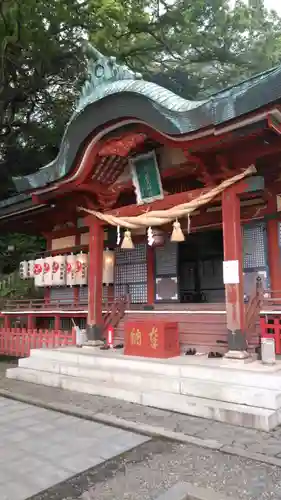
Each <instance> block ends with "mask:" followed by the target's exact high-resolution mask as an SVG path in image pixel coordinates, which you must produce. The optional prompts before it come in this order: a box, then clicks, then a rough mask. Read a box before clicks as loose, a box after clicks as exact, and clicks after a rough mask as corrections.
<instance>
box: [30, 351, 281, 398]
mask: <svg viewBox="0 0 281 500" xmlns="http://www.w3.org/2000/svg"><path fill="white" fill-rule="evenodd" d="M77 351H78V353H77ZM30 358H37V359H40V360H53V361H61V360H63V361H64V362H70V363H74V364H78V365H79V366H84V367H91V368H96V369H109V370H115V369H117V370H124V371H126V373H127V376H130V375H131V374H132V373H134V374H135V373H143V372H147V373H150V374H151V375H153V376H154V375H164V376H169V377H176V378H184V379H189V378H195V379H198V380H202V381H206V380H212V382H221V381H222V380H223V382H224V383H225V384H233V385H237V386H243V387H249V386H251V387H258V388H260V389H269V390H276V391H281V370H280V367H279V366H273V367H271V366H263V365H261V364H258V365H256V364H255V363H258V362H254V363H249V364H246V365H241V362H239V361H237V362H235V361H234V362H233V361H231V360H223V359H222V360H218V359H215V360H213V359H209V360H207V361H206V359H203V360H202V361H201V360H200V359H198V358H197V357H195V356H194V357H192V356H191V357H188V359H187V358H186V357H184V356H182V357H181V358H171V359H167V360H159V359H147V358H139V357H138V358H136V357H133V356H123V355H122V354H120V353H119V354H118V352H116V351H114V352H112V351H109V352H106V351H99V350H98V349H96V348H85V349H80V350H78V349H77V348H75V347H73V348H65V349H34V350H32V351H31V356H30ZM206 362H207V363H208V366H206ZM201 363H202V364H201Z"/></svg>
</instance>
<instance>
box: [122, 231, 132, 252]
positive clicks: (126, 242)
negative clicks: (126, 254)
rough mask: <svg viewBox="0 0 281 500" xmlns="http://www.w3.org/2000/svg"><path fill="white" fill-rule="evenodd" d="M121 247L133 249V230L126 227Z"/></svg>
mask: <svg viewBox="0 0 281 500" xmlns="http://www.w3.org/2000/svg"><path fill="white" fill-rule="evenodd" d="M121 248H122V249H123V250H133V249H134V248H135V246H134V243H133V240H132V236H131V231H129V229H126V231H125V233H124V238H123V241H122V245H121Z"/></svg>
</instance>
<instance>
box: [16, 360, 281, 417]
mask: <svg viewBox="0 0 281 500" xmlns="http://www.w3.org/2000/svg"><path fill="white" fill-rule="evenodd" d="M19 367H22V368H30V369H32V370H37V371H44V372H51V373H55V374H61V375H70V376H71V377H79V378H86V379H89V380H93V381H101V382H109V383H113V384H118V386H119V387H120V386H121V387H124V388H125V387H127V386H128V385H129V390H131V389H132V387H133V388H134V389H135V390H138V391H142V392H143V391H147V390H150V391H154V390H155V391H163V392H168V393H174V394H183V395H188V396H195V397H199V398H205V399H214V400H218V401H226V402H229V403H237V404H244V405H248V406H256V407H257V408H259V407H262V408H267V409H273V410H278V409H279V408H280V407H281V391H274V390H271V389H261V388H257V387H251V386H248V387H245V386H239V385H237V384H228V385H226V384H225V383H224V382H217V381H213V380H210V379H209V380H201V379H196V378H195V377H193V378H182V377H171V376H167V375H155V374H151V373H150V372H136V373H135V372H131V373H130V375H129V377H128V371H127V370H125V369H122V367H121V368H114V369H112V368H111V369H110V368H108V367H101V368H95V367H90V366H87V365H86V366H84V365H81V364H80V365H79V364H77V363H70V362H64V361H54V360H52V359H39V358H37V357H30V358H24V359H21V360H19Z"/></svg>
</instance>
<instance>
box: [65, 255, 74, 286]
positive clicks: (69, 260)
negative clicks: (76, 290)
mask: <svg viewBox="0 0 281 500" xmlns="http://www.w3.org/2000/svg"><path fill="white" fill-rule="evenodd" d="M66 284H67V286H74V285H76V255H73V254H71V255H67V256H66Z"/></svg>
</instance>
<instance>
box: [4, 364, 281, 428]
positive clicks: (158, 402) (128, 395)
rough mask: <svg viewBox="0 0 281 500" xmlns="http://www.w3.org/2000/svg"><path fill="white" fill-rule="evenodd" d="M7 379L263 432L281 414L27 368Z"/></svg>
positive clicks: (13, 370)
mask: <svg viewBox="0 0 281 500" xmlns="http://www.w3.org/2000/svg"><path fill="white" fill-rule="evenodd" d="M6 376H7V377H8V378H12V379H16V380H24V381H26V382H32V383H35V384H42V385H46V386H51V387H61V388H63V389H67V390H71V391H77V392H82V393H87V394H92V395H99V396H105V397H111V398H117V399H121V400H124V401H130V402H132V403H138V404H142V405H146V406H152V407H156V408H162V409H166V410H172V411H176V412H179V413H183V414H188V415H194V416H198V417H204V418H207V419H214V420H218V421H220V422H228V423H231V424H234V425H240V426H244V427H250V428H255V429H262V430H264V431H269V430H270V429H272V428H274V427H276V426H277V425H278V424H279V413H278V412H277V411H275V410H269V409H264V408H256V407H253V406H246V405H241V404H234V403H228V402H224V401H217V400H211V399H205V398H200V397H194V396H189V395H182V394H173V393H167V392H163V391H151V390H149V391H144V392H142V391H140V390H137V389H136V388H135V387H131V386H129V385H128V384H127V385H126V386H123V387H120V384H113V382H111V383H109V382H106V381H100V380H98V381H93V380H91V379H88V378H82V377H81V378H80V377H79V378H78V377H72V376H70V375H62V374H59V373H52V372H47V371H39V370H32V369H30V368H26V367H25V368H24V367H18V368H10V369H8V370H7V372H6Z"/></svg>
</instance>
